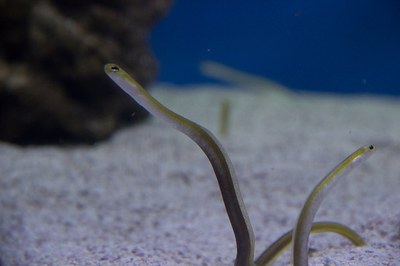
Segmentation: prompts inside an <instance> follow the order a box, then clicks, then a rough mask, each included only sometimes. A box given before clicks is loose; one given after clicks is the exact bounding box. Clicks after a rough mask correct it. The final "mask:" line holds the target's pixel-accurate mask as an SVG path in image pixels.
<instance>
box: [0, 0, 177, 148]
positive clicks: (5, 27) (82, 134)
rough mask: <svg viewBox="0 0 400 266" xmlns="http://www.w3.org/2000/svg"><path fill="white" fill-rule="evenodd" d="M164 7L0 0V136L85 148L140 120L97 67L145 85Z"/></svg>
mask: <svg viewBox="0 0 400 266" xmlns="http://www.w3.org/2000/svg"><path fill="white" fill-rule="evenodd" d="M171 2H172V0H147V1H143V0H133V1H124V0H114V1H104V0H95V1H77V0H70V1H64V0H52V1H39V0H5V1H0V34H1V38H2V41H1V42H0V129H1V130H0V139H1V140H3V141H10V142H14V143H18V144H50V143H82V142H87V143H92V142H95V141H99V140H102V139H104V138H106V137H108V136H109V135H110V134H111V133H112V132H113V131H114V130H115V129H116V128H118V127H120V126H123V125H126V124H128V123H133V122H135V121H140V120H141V119H142V118H143V117H145V116H146V114H147V113H146V112H145V111H143V109H141V108H139V107H138V106H137V105H135V104H134V103H133V101H131V100H130V99H129V98H128V97H126V95H124V94H123V93H122V92H120V91H119V90H118V89H116V87H115V85H114V84H113V83H112V82H111V81H110V80H109V79H108V78H107V77H106V75H105V74H104V72H103V65H104V64H105V63H110V62H113V63H118V64H119V65H121V66H123V67H124V68H125V69H127V70H128V71H129V72H130V73H132V74H133V76H135V78H136V79H137V80H138V81H139V82H140V83H141V84H143V85H144V86H146V85H147V84H149V82H150V81H151V80H153V79H154V77H155V75H156V71H157V63H156V61H155V59H154V57H153V55H152V53H151V51H150V50H149V47H148V33H149V30H150V27H151V26H152V25H153V24H154V23H155V22H156V21H157V20H158V19H159V18H161V17H162V16H163V15H164V14H165V13H166V11H167V10H168V8H169V7H170V5H171ZM132 113H134V114H135V117H134V118H132Z"/></svg>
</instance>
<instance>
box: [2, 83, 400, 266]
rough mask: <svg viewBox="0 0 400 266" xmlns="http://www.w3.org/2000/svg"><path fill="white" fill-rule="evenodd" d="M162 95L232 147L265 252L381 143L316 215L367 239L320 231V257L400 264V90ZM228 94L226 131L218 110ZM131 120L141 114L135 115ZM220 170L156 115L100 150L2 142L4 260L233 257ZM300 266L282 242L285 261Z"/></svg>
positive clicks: (157, 92)
mask: <svg viewBox="0 0 400 266" xmlns="http://www.w3.org/2000/svg"><path fill="white" fill-rule="evenodd" d="M152 94H153V95H154V96H155V97H156V98H158V99H159V100H160V101H161V102H162V103H164V104H165V105H167V106H168V107H170V108H172V109H173V110H174V111H176V112H178V113H180V114H182V115H184V116H186V117H188V118H190V119H192V120H194V121H196V122H198V123H199V124H201V125H203V126H204V127H206V128H208V129H210V130H211V131H212V132H214V133H215V135H216V136H217V137H218V138H219V139H220V141H221V143H222V144H223V146H224V147H225V148H226V151H227V153H228V154H229V156H230V158H231V160H232V162H233V165H234V167H235V170H236V174H237V177H238V179H239V183H240V187H241V192H242V195H243V198H244V201H245V204H246V206H247V209H248V213H249V216H250V219H251V221H252V224H253V228H254V233H255V239H256V250H255V255H256V256H257V255H259V254H260V253H261V252H262V251H263V250H264V249H265V248H266V247H267V246H268V245H270V244H271V243H272V242H273V241H275V240H276V239H277V238H278V237H279V236H280V235H281V234H283V233H284V232H286V231H288V230H289V229H292V228H293V226H294V224H295V222H296V219H297V215H298V213H299V211H300V209H301V207H302V205H303V203H304V201H305V199H306V198H307V196H308V194H309V193H310V192H311V190H312V189H313V187H314V186H315V185H316V184H317V183H318V182H319V181H320V180H321V179H322V178H323V177H324V176H325V175H326V174H327V173H328V172H329V171H330V170H331V169H332V168H333V167H334V166H335V165H337V164H338V163H339V162H340V161H341V160H343V159H344V158H345V157H347V156H348V155H349V154H351V153H352V152H353V151H355V150H356V149H358V148H359V147H361V146H363V145H365V144H374V145H375V146H376V147H377V150H376V152H375V153H374V154H373V155H372V156H371V158H369V159H368V160H367V161H366V162H365V163H364V164H362V165H360V166H359V167H358V168H356V169H355V170H354V171H353V172H351V173H350V174H349V175H348V176H347V177H346V178H345V180H343V182H341V183H340V184H339V185H338V186H337V187H335V188H334V189H333V190H332V191H331V192H330V194H329V195H328V197H327V198H326V200H325V201H324V202H323V204H322V205H321V207H320V210H319V212H318V214H317V216H316V221H335V222H339V223H342V224H345V225H347V226H349V227H351V228H352V229H354V230H355V231H356V232H357V233H359V234H360V235H361V236H362V237H363V238H364V239H365V241H366V242H367V245H366V246H365V247H354V246H353V245H352V244H351V243H350V242H349V241H348V240H346V239H343V238H342V237H339V236H337V235H334V234H330V233H327V234H318V235H312V236H311V239H310V255H309V257H310V259H309V263H310V265H400V193H399V191H400V164H399V163H400V99H398V98H397V99H396V98H384V97H376V96H338V95H319V94H308V93H297V94H294V93H293V94H285V93H278V94H277V93H266V92H265V93H262V92H249V91H243V90H239V89H237V90H232V89H229V88H226V87H216V86H196V87H195V88H193V89H191V90H182V89H177V88H174V87H172V86H167V85H159V86H157V87H155V88H154V89H153V90H152ZM224 99H227V100H228V101H229V102H230V106H231V109H230V110H231V111H230V120H229V121H230V122H229V131H228V135H227V136H220V134H219V125H220V123H221V121H220V106H221V102H222V101H223V100H224ZM132 119H134V117H133V118H132ZM235 255H236V245H235V241H234V235H233V232H232V230H231V227H230V224H229V221H228V218H227V215H226V212H225V209H224V206H223V203H222V199H221V196H220V193H219V189H218V186H217V182H216V178H215V176H214V174H213V172H212V168H211V166H210V164H209V162H208V161H207V159H206V157H205V156H204V155H203V153H202V151H201V150H200V149H199V148H198V147H197V146H196V145H195V144H194V143H193V142H192V141H191V140H190V139H188V138H187V137H186V136H184V135H183V134H182V133H180V132H177V131H175V130H174V129H171V128H170V127H168V126H167V125H166V124H164V123H163V122H161V121H159V120H157V119H151V120H149V121H147V122H146V123H143V124H141V125H138V126H135V127H131V128H127V129H125V130H121V131H120V132H118V133H116V134H115V135H114V136H113V137H112V138H111V139H110V140H108V141H106V142H102V143H98V144H96V145H94V146H78V147H68V148H65V147H64V148H60V147H56V146H47V147H26V148H21V147H16V146H13V145H9V144H5V143H3V144H0V265H1V266H8V265H27V266H28V265H29V266H34V265H187V266H189V265H212V266H214V265H217V266H218V265H221V266H225V265H233V261H234V258H235ZM287 264H290V252H285V253H284V254H283V256H282V257H281V258H280V259H279V260H278V261H277V262H276V265H287Z"/></svg>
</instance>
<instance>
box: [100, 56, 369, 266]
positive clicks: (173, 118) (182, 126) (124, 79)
mask: <svg viewBox="0 0 400 266" xmlns="http://www.w3.org/2000/svg"><path fill="white" fill-rule="evenodd" d="M104 71H105V72H106V74H107V75H108V76H109V77H110V78H111V79H112V80H113V81H114V82H115V83H116V84H117V85H118V86H119V87H120V88H121V89H123V90H124V91H125V92H126V93H127V94H128V95H130V96H131V97H132V98H133V99H134V100H135V101H136V102H138V103H139V104H140V105H141V106H143V107H144V108H145V109H146V110H147V111H149V112H150V113H151V114H152V115H154V116H155V117H157V118H159V119H161V120H163V121H165V122H167V123H169V124H170V125H171V126H172V127H174V128H176V129H177V130H179V131H181V132H182V133H184V134H185V135H187V136H188V137H189V138H191V139H192V140H193V141H194V142H195V143H196V144H197V145H198V146H199V147H200V148H201V149H202V150H203V152H204V153H205V155H206V156H207V158H208V159H209V161H210V163H211V165H212V167H213V170H214V172H215V175H216V177H217V181H218V184H219V187H220V190H221V194H222V199H223V201H224V204H225V208H226V211H227V214H228V217H229V220H230V222H231V225H232V229H233V232H234V234H235V239H236V249H237V254H236V259H235V265H236V266H254V265H257V266H261V265H266V264H269V263H271V262H273V261H274V260H275V259H276V257H277V256H278V255H279V254H280V253H281V252H282V251H283V250H284V249H285V248H286V247H287V246H288V245H289V244H290V242H291V241H292V235H293V241H295V243H297V245H295V247H294V248H293V258H294V265H295V266H297V265H307V253H308V250H307V248H308V247H307V245H308V237H309V234H310V232H311V233H318V232H335V233H338V234H341V235H342V236H344V237H346V238H348V239H349V240H350V241H352V243H353V244H355V245H363V244H364V242H363V240H362V239H361V237H360V236H358V235H357V233H355V232H354V231H353V230H351V229H350V228H348V227H346V226H344V225H341V224H337V223H332V222H321V223H314V224H313V218H314V216H315V213H316V211H317V209H318V207H319V205H320V203H321V201H322V199H323V197H324V196H325V195H326V193H327V189H328V188H330V187H331V186H332V185H333V182H332V181H334V180H336V179H337V178H338V177H339V176H342V175H344V174H345V173H347V172H348V171H347V170H350V169H351V168H353V167H354V166H355V165H356V162H358V161H361V160H360V159H361V158H365V157H366V156H365V155H366V154H368V151H372V150H374V147H373V146H372V145H370V146H364V147H362V148H360V149H359V150H357V151H356V152H355V153H353V154H352V155H350V156H349V157H348V158H346V159H345V160H344V161H343V162H342V163H340V164H339V165H338V166H337V167H336V168H335V169H334V170H332V171H331V173H330V174H328V175H327V176H326V177H325V178H324V179H323V180H322V181H321V183H320V184H319V185H318V186H317V187H316V188H315V189H314V191H313V192H312V193H311V195H310V197H309V199H308V200H307V202H306V204H305V205H304V207H303V210H302V213H301V215H300V218H299V219H298V222H297V226H296V230H295V233H293V232H292V231H289V232H287V233H286V234H284V235H283V236H282V237H281V238H279V239H278V240H277V241H275V242H274V243H273V244H272V245H271V246H270V247H269V248H267V249H266V250H265V251H264V252H263V253H262V254H261V255H260V256H259V258H258V259H257V260H256V261H255V262H254V261H253V259H254V233H253V229H252V226H251V223H250V219H249V217H248V214H247V211H246V208H245V206H244V202H243V199H242V196H241V193H240V189H239V184H238V181H237V179H236V176H235V172H234V169H233V167H232V164H231V162H230V160H229V157H228V156H227V155H226V153H225V151H224V149H223V147H222V145H221V144H220V143H219V142H218V140H217V139H216V138H215V137H214V135H213V134H212V133H211V132H209V131H208V130H207V129H205V128H203V127H202V126H200V125H198V124H196V123H194V122H192V121H190V120H188V119H186V118H184V117H182V116H180V115H179V114H177V113H175V112H173V111H171V110H169V109H168V108H166V107H165V106H163V105H162V104H161V103H160V102H158V101H157V100H156V99H155V98H153V97H152V96H151V95H150V94H149V93H147V91H146V90H145V89H143V87H142V86H141V85H140V84H139V83H137V82H136V81H135V80H134V79H133V78H132V77H131V76H130V75H129V74H128V73H126V72H125V71H124V70H123V69H122V68H120V67H119V66H117V65H115V64H107V65H105V66H104ZM314 201H315V202H314ZM300 257H301V258H302V259H303V260H304V257H305V264H298V262H297V261H298V259H297V258H300Z"/></svg>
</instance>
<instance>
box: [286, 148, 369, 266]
mask: <svg viewBox="0 0 400 266" xmlns="http://www.w3.org/2000/svg"><path fill="white" fill-rule="evenodd" d="M374 150H375V147H374V146H373V145H365V146H363V147H361V148H359V149H358V150H356V151H355V152H353V153H352V154H351V155H350V156H348V157H347V158H346V159H344V160H343V161H342V162H341V163H340V164H338V166H336V167H335V168H334V169H333V170H332V171H331V172H330V173H328V174H327V175H326V176H325V177H324V178H323V179H322V180H321V182H320V183H319V184H318V185H317V186H316V187H315V188H314V190H313V191H312V192H311V194H310V195H309V196H308V198H307V200H306V202H305V204H304V206H303V208H302V210H301V212H300V215H299V218H298V220H297V224H296V227H295V230H294V233H293V253H292V254H293V255H292V256H293V257H292V259H293V264H294V265H295V266H307V265H308V238H309V235H310V230H311V226H312V223H313V220H314V217H315V214H316V213H317V211H318V208H319V206H320V205H321V202H322V200H323V199H324V198H325V197H326V195H327V193H328V192H329V190H330V189H331V188H332V187H333V186H334V185H335V184H336V183H337V182H338V181H339V180H340V178H341V177H343V176H344V175H346V174H347V173H349V172H350V171H351V170H352V169H354V167H356V166H357V165H359V164H360V163H361V162H363V161H365V160H366V159H367V158H368V157H369V156H370V155H371V154H372V153H371V152H372V151H374Z"/></svg>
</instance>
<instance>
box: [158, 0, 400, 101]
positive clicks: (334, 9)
mask: <svg viewBox="0 0 400 266" xmlns="http://www.w3.org/2000/svg"><path fill="white" fill-rule="evenodd" d="M399 14H400V2H399V1H397V0H385V1H382V0H353V1H347V0H336V1H333V0H330V1H304V0H303V1H300V0H295V1H287V0H284V1H282V0H280V1H266V0H253V1H239V0H232V1H216V0H203V1H184V0H176V1H175V4H174V5H173V6H172V8H171V10H170V13H169V15H168V16H167V17H166V18H164V19H163V20H161V21H160V22H159V23H158V24H157V25H156V26H155V27H154V29H153V31H152V34H151V46H152V48H153V51H154V53H155V55H156V57H157V58H158V60H159V62H160V69H159V75H158V79H157V80H158V81H160V82H172V83H175V84H194V83H204V82H207V83H208V82H216V80H213V79H211V78H207V77H205V76H204V75H202V74H201V73H200V71H199V63H200V62H201V61H203V60H212V61H217V62H220V63H223V64H226V65H228V66H231V67H234V68H237V69H240V70H243V71H246V72H250V73H253V74H257V75H261V76H265V77H267V78H270V79H272V80H275V81H277V82H280V83H282V84H283V85H285V86H288V87H289V88H292V89H297V90H311V91H324V92H336V93H373V94H389V95H399V94H400V75H399V70H400V15H399Z"/></svg>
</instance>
